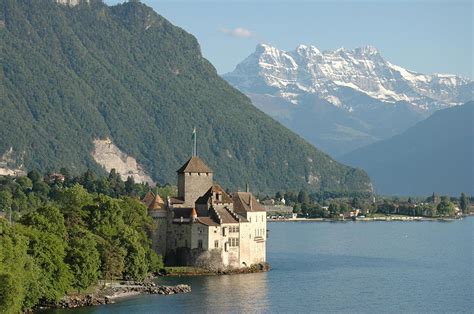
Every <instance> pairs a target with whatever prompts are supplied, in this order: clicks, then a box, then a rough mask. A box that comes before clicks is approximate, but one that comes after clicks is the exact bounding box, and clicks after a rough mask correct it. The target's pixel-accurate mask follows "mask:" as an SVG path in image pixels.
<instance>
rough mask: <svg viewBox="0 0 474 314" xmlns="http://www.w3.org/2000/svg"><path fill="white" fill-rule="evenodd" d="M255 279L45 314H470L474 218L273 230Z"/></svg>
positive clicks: (212, 282) (291, 225) (204, 280)
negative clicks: (264, 269) (263, 269)
mask: <svg viewBox="0 0 474 314" xmlns="http://www.w3.org/2000/svg"><path fill="white" fill-rule="evenodd" d="M268 229H269V230H270V232H269V236H270V238H269V240H268V243H267V259H268V262H269V263H270V264H271V266H272V270H271V271H270V272H268V273H262V274H246V275H233V276H208V277H191V278H189V277H181V278H160V279H158V283H160V284H178V283H186V284H190V285H191V286H192V289H193V291H192V293H190V294H183V295H176V296H157V295H149V296H137V297H131V298H128V299H124V300H122V301H120V302H119V303H117V304H113V305H106V306H98V307H91V308H83V309H78V310H57V311H52V312H51V313H156V312H162V313H170V312H186V313H191V312H194V313H196V312H210V313H225V312H245V313H260V312H271V313H278V312H281V313H287V312H346V313H348V312H450V313H453V312H471V313H472V311H473V304H474V301H473V297H474V292H473V291H474V278H473V277H474V276H473V267H474V265H473V259H474V247H473V245H474V240H473V238H474V236H473V235H474V217H470V218H467V219H464V220H462V221H455V222H346V223H343V222H340V223H314V222H312V223H310V222H284V223H282V222H273V223H269V224H268Z"/></svg>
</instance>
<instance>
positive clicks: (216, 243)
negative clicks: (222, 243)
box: [214, 240, 219, 249]
mask: <svg viewBox="0 0 474 314" xmlns="http://www.w3.org/2000/svg"><path fill="white" fill-rule="evenodd" d="M214 247H215V248H216V249H217V248H218V247H219V240H215V241H214Z"/></svg>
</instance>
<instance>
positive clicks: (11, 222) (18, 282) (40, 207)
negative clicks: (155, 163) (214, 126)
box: [0, 153, 473, 312]
mask: <svg viewBox="0 0 474 314" xmlns="http://www.w3.org/2000/svg"><path fill="white" fill-rule="evenodd" d="M213 175H214V172H213V170H212V169H210V168H209V167H208V166H207V165H206V164H205V162H204V161H203V160H202V159H200V158H199V157H198V156H196V154H195V153H194V154H193V156H192V157H191V158H190V159H189V160H188V161H187V162H186V163H185V164H184V165H183V166H182V167H181V168H180V169H179V170H178V171H177V186H171V185H166V186H156V187H153V188H152V187H150V186H149V185H148V184H146V183H145V184H143V183H135V182H134V180H133V178H132V177H128V179H127V180H126V181H123V180H122V178H121V176H120V174H118V173H117V172H116V171H115V170H114V169H112V170H111V171H110V173H109V175H108V176H107V177H99V176H97V175H96V174H95V173H94V172H93V171H90V170H89V171H86V172H85V173H83V174H82V175H80V176H72V175H71V174H70V173H69V171H68V170H67V169H61V170H60V172H59V173H52V174H47V175H46V176H42V175H41V174H40V173H39V172H38V171H36V170H32V171H30V172H29V173H28V174H27V175H26V176H18V177H12V176H0V208H1V209H2V211H1V215H0V279H1V281H2V286H1V287H0V288H1V289H2V290H1V291H0V292H1V293H2V297H3V299H2V300H1V301H0V312H1V311H2V309H13V311H12V312H18V311H25V310H29V309H37V308H42V307H77V306H84V305H95V304H107V303H112V302H114V298H116V297H120V296H125V295H131V294H139V293H148V294H175V293H186V292H189V291H191V287H189V286H187V285H178V286H172V287H166V286H157V285H156V284H155V283H154V282H152V281H149V280H147V278H150V275H153V276H154V275H203V274H204V275H217V274H231V273H246V272H259V271H266V270H268V268H269V266H268V264H267V263H266V241H267V238H268V230H267V221H289V220H291V221H335V220H349V219H354V220H370V219H373V220H382V219H383V220H396V219H400V220H403V219H405V220H407V219H418V218H417V217H420V218H419V219H452V218H456V217H462V215H467V214H469V213H470V212H471V211H472V209H473V208H472V206H471V205H470V204H472V203H473V199H472V197H471V198H469V197H468V196H467V195H465V194H461V196H460V197H459V198H454V197H446V196H444V197H443V196H441V197H440V196H438V195H436V194H433V195H432V196H430V197H428V198H408V199H401V198H386V197H385V198H379V199H378V200H376V199H375V198H374V197H373V196H371V195H340V194H336V193H322V194H318V193H313V194H309V195H308V193H306V192H305V191H299V192H298V193H294V192H284V193H283V192H278V193H277V194H276V195H275V197H274V198H271V197H269V196H266V195H257V196H254V195H253V194H252V193H251V192H250V191H249V188H248V186H247V188H246V190H245V191H243V192H234V193H229V192H227V191H225V190H224V189H223V188H222V187H221V186H219V185H218V184H216V183H215V182H214V180H213ZM387 217H391V218H390V219H388V218H387ZM397 217H398V218H397ZM403 217H405V218H403ZM421 217H423V218H421ZM123 280H127V282H123ZM128 280H131V281H132V283H133V284H131V283H130V282H129V281H128ZM99 283H100V284H99Z"/></svg>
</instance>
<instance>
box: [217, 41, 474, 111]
mask: <svg viewBox="0 0 474 314" xmlns="http://www.w3.org/2000/svg"><path fill="white" fill-rule="evenodd" d="M242 63H245V67H242V66H240V65H241V64H242ZM242 63H241V64H239V65H238V66H237V67H236V71H234V72H232V73H229V74H226V76H225V77H226V79H228V80H229V81H230V82H231V83H235V82H236V81H237V76H238V82H239V83H237V84H234V85H235V86H236V87H238V88H242V87H243V86H241V85H242V84H244V85H245V90H246V91H251V89H252V86H258V89H259V90H266V91H267V92H268V90H267V89H266V88H263V87H264V86H267V87H270V89H273V88H277V89H278V91H277V96H279V97H283V98H285V99H286V100H289V101H291V102H293V103H297V102H298V100H297V98H298V97H299V96H298V95H303V94H307V93H311V94H316V95H317V96H318V97H320V98H322V99H325V100H327V101H328V102H330V103H332V104H334V105H335V106H337V107H341V105H342V108H345V109H347V110H357V109H356V108H355V107H354V105H347V106H345V105H344V102H343V101H342V99H343V98H346V97H345V96H344V95H342V94H340V93H341V92H342V90H341V87H342V88H344V90H347V89H348V88H349V89H351V90H353V92H354V93H356V94H358V93H362V94H365V95H366V96H369V97H370V98H373V99H375V100H377V101H382V102H386V103H396V102H408V103H410V104H411V105H414V106H416V107H418V108H419V109H421V110H425V111H426V110H427V111H433V110H436V109H440V108H444V107H449V106H452V105H453V104H459V103H463V102H466V101H469V100H471V99H472V92H470V89H472V84H473V83H472V81H470V80H466V79H463V78H461V77H459V76H456V75H439V74H437V75H425V74H421V73H417V72H413V71H408V70H406V69H404V68H403V67H400V66H396V65H393V64H392V63H390V62H388V61H386V60H384V59H383V57H382V56H381V55H380V53H379V50H378V49H377V48H375V47H374V46H370V45H367V46H364V47H359V48H354V49H346V48H344V47H341V48H339V49H336V50H325V51H323V52H321V51H319V49H318V48H316V47H314V46H308V45H305V44H300V45H298V46H297V47H296V49H295V50H293V51H288V52H286V51H284V50H279V49H278V48H276V47H273V46H269V45H266V44H260V45H259V46H257V51H256V54H254V55H252V57H251V58H250V59H246V61H244V62H242ZM232 77H235V79H233V78H232ZM253 92H256V90H254V91H253Z"/></svg>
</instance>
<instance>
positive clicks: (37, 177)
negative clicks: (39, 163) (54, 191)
mask: <svg viewBox="0 0 474 314" xmlns="http://www.w3.org/2000/svg"><path fill="white" fill-rule="evenodd" d="M28 178H29V179H30V180H31V181H32V183H33V184H34V183H36V182H40V181H42V180H43V178H42V177H41V174H40V173H39V171H38V170H36V169H33V170H31V171H30V172H28Z"/></svg>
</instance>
